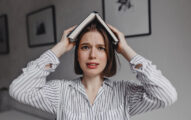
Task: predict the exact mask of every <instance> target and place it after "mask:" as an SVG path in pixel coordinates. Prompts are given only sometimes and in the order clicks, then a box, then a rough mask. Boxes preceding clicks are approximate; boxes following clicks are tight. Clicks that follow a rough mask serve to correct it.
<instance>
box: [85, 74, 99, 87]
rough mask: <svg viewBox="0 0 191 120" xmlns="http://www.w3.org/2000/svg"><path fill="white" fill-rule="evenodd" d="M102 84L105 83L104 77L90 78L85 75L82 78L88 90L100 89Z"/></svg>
mask: <svg viewBox="0 0 191 120" xmlns="http://www.w3.org/2000/svg"><path fill="white" fill-rule="evenodd" d="M102 83H103V77H101V76H94V77H89V76H85V75H84V76H83V77H82V84H83V85H84V87H85V88H86V89H88V90H94V89H99V88H100V87H101V85H102Z"/></svg>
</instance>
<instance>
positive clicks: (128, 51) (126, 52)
mask: <svg viewBox="0 0 191 120" xmlns="http://www.w3.org/2000/svg"><path fill="white" fill-rule="evenodd" d="M107 25H108V26H109V27H110V29H111V30H112V32H113V33H114V34H115V35H116V36H117V38H118V40H119V42H118V46H117V50H116V51H117V52H118V53H120V54H122V55H123V56H124V57H125V58H126V59H127V60H128V61H130V60H131V59H132V58H133V57H134V56H135V55H136V54H137V53H136V52H135V51H134V50H133V49H132V48H131V47H130V46H129V45H128V44H127V41H126V39H125V36H124V34H123V33H122V32H120V31H119V30H118V29H116V28H115V27H113V26H111V25H109V24H107Z"/></svg>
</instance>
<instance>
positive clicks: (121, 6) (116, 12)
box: [102, 0, 152, 38]
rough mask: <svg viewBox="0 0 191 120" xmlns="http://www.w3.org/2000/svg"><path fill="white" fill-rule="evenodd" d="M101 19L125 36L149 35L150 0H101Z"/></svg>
mask: <svg viewBox="0 0 191 120" xmlns="http://www.w3.org/2000/svg"><path fill="white" fill-rule="evenodd" d="M102 8H103V19H104V20H105V22H106V23H108V24H111V25H113V26H114V27H116V28H117V29H119V30H120V31H121V32H122V33H124V35H125V37H126V38H129V37H138V36H147V35H151V33H152V32H151V1H150V0H102Z"/></svg>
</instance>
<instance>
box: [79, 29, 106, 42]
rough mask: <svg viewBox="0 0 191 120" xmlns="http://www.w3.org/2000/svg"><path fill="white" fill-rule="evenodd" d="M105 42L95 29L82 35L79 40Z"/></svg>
mask: <svg viewBox="0 0 191 120" xmlns="http://www.w3.org/2000/svg"><path fill="white" fill-rule="evenodd" d="M83 43H89V44H105V43H104V38H103V36H102V35H101V34H100V33H99V32H97V31H90V32H87V33H85V34H84V35H83V37H82V38H81V40H80V44H83Z"/></svg>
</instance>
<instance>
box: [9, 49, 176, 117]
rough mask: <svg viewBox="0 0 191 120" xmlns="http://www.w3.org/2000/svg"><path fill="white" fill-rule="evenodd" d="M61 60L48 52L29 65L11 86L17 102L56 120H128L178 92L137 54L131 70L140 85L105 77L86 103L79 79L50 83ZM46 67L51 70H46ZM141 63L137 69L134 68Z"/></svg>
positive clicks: (167, 102) (160, 105) (171, 99)
mask: <svg viewBox="0 0 191 120" xmlns="http://www.w3.org/2000/svg"><path fill="white" fill-rule="evenodd" d="M59 63H60V61H59V59H58V58H57V57H56V56H55V54H54V53H53V52H52V51H51V50H47V51H46V52H45V53H44V54H42V55H41V56H40V57H39V58H38V59H36V60H34V61H31V62H29V63H28V65H27V67H26V68H24V69H23V73H22V74H21V75H20V76H19V77H17V78H16V79H15V80H14V81H13V82H12V83H11V85H10V89H9V93H10V95H11V96H12V97H13V98H15V99H16V100H18V101H20V102H22V103H25V104H29V105H31V106H34V107H36V108H38V109H42V110H44V111H48V112H50V113H53V114H56V115H57V120H129V118H130V117H131V116H133V115H136V114H140V113H143V112H147V111H151V110H154V109H158V108H163V107H166V106H167V105H171V104H172V103H174V102H175V101H176V100H177V92H176V90H175V88H174V87H173V86H172V84H171V83H170V82H169V81H168V80H167V78H165V77H164V76H163V75H162V73H161V71H160V70H157V69H156V65H153V64H152V62H151V61H149V60H147V59H145V58H144V57H142V56H141V55H136V56H135V57H134V58H132V59H131V61H130V63H129V64H130V68H131V70H132V72H133V73H136V75H137V76H136V77H137V79H138V80H139V81H140V83H141V84H137V83H131V82H129V81H126V80H122V81H111V80H110V79H108V78H105V79H104V82H103V84H102V86H101V88H100V89H99V91H98V93H97V96H96V98H95V100H94V103H93V105H91V104H90V102H89V101H88V97H87V94H86V92H85V88H84V86H83V84H82V82H81V79H80V78H77V79H74V80H51V81H46V77H47V76H48V75H49V74H50V73H51V72H54V71H55V69H56V67H57V66H58V65H59ZM47 64H52V67H51V68H49V69H45V66H46V65H47ZM137 64H142V67H141V68H139V69H137V68H135V66H136V65H137Z"/></svg>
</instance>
